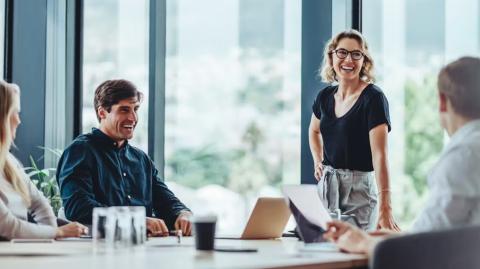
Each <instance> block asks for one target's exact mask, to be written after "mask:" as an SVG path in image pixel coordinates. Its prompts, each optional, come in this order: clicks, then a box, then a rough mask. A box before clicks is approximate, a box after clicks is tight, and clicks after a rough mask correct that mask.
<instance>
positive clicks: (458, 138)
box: [445, 120, 480, 151]
mask: <svg viewBox="0 0 480 269" xmlns="http://www.w3.org/2000/svg"><path fill="white" fill-rule="evenodd" d="M476 130H480V120H472V121H470V122H468V123H466V124H465V125H463V126H462V127H460V129H458V130H457V131H456V132H455V133H454V134H453V135H452V137H451V138H450V142H449V143H448V146H447V147H446V148H445V151H447V150H448V149H450V148H451V147H454V146H456V145H457V144H459V143H461V142H462V141H464V140H465V138H467V137H468V136H469V135H470V134H471V133H472V132H475V131H476Z"/></svg>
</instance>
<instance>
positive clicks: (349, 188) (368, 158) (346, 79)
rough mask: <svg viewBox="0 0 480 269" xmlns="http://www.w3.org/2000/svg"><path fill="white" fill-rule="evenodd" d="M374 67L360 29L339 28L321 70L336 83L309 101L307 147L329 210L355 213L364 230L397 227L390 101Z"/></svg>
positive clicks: (328, 79)
mask: <svg viewBox="0 0 480 269" xmlns="http://www.w3.org/2000/svg"><path fill="white" fill-rule="evenodd" d="M373 67H374V63H373V59H372V57H371V56H370V53H369V52H368V46H367V43H366V41H365V39H364V38H363V36H362V35H361V34H360V33H359V32H358V31H355V30H348V31H344V32H341V33H339V34H337V35H336V36H335V37H333V38H332V39H331V40H330V41H329V42H328V44H327V45H326V47H325V51H324V61H323V65H322V70H321V76H322V79H323V81H325V82H327V83H334V82H337V83H335V84H334V85H331V86H327V87H326V88H324V89H322V90H321V91H320V92H319V93H318V95H317V98H316V100H315V102H314V104H313V107H312V109H313V114H312V118H311V121H310V127H309V142H310V150H311V152H312V155H313V160H314V169H315V178H316V179H317V180H318V188H319V192H320V195H321V198H322V201H323V203H324V205H325V206H326V207H327V208H328V209H329V210H331V211H334V210H336V209H340V210H341V211H342V213H343V214H355V215H356V217H357V218H358V220H359V222H360V224H361V226H362V228H363V229H365V230H372V229H375V228H377V229H392V230H399V228H398V226H397V224H396V223H395V220H394V218H393V216H392V208H391V205H390V182H389V173H388V161H387V136H388V132H389V131H390V129H391V126H390V116H389V112H388V101H387V98H386V97H385V95H384V94H383V92H382V90H381V89H380V88H379V87H378V86H376V85H374V84H373V81H374V77H373ZM375 179H376V182H375ZM377 200H379V202H378V206H377Z"/></svg>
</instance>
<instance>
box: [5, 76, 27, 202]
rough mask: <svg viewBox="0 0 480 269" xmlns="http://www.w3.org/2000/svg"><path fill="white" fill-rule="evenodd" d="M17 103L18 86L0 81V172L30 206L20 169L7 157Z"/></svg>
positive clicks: (11, 141) (18, 100) (18, 95)
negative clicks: (11, 121) (11, 120)
mask: <svg viewBox="0 0 480 269" xmlns="http://www.w3.org/2000/svg"><path fill="white" fill-rule="evenodd" d="M19 102H20V89H19V88H18V86H17V85H15V84H10V83H7V82H5V81H3V80H0V124H1V128H0V171H2V172H3V175H4V176H5V179H6V180H7V181H8V182H10V184H11V185H12V187H13V189H14V190H15V191H17V192H18V193H19V194H20V196H21V197H22V198H23V200H24V201H25V203H26V204H27V205H30V203H31V199H30V194H29V192H28V188H27V185H26V184H25V181H24V180H23V179H22V171H21V168H20V167H18V165H17V164H15V162H14V160H13V159H12V158H10V157H9V155H10V153H9V151H10V147H11V146H12V144H13V140H12V130H11V129H10V119H11V117H12V115H13V113H14V112H15V110H14V109H15V107H16V106H18V105H19Z"/></svg>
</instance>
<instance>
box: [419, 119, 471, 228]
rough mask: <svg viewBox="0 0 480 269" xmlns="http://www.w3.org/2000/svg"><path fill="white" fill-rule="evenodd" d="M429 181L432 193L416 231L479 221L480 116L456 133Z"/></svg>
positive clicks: (433, 169)
mask: <svg viewBox="0 0 480 269" xmlns="http://www.w3.org/2000/svg"><path fill="white" fill-rule="evenodd" d="M427 181H428V187H429V189H430V195H429V197H428V199H427V202H426V205H425V208H424V209H423V210H422V212H421V213H420V215H419V216H418V217H417V219H416V220H415V222H414V224H413V226H412V230H413V231H428V230H438V229H444V228H450V227H456V226H464V225H472V224H480V120H475V121H471V122H469V123H467V124H466V125H464V126H463V127H461V128H460V129H459V130H457V132H455V133H454V134H453V136H452V138H451V139H450V143H449V144H448V145H447V146H446V147H445V149H444V151H443V153H442V155H441V157H440V159H439V160H438V162H437V163H436V164H435V166H433V168H432V169H431V170H430V173H429V175H428V178H427Z"/></svg>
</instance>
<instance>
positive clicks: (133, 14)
mask: <svg viewBox="0 0 480 269" xmlns="http://www.w3.org/2000/svg"><path fill="white" fill-rule="evenodd" d="M148 7H149V1H148V0H102V1H98V0H85V1H84V27H83V29H84V41H83V43H84V46H83V64H84V65H83V112H82V117H83V132H90V130H91V128H92V127H95V126H98V121H97V118H96V115H95V110H94V107H93V97H94V92H95V89H96V87H97V86H98V85H99V84H100V83H102V82H103V81H105V80H107V79H117V78H123V79H127V80H130V81H132V82H133V83H134V84H135V85H136V86H137V88H138V89H139V90H140V91H142V92H143V93H144V95H145V96H144V97H145V99H144V102H143V103H142V105H141V106H140V110H139V122H138V125H137V127H136V131H135V136H134V138H133V140H132V143H133V144H134V145H135V146H138V147H140V148H141V149H143V150H144V151H147V147H148V131H147V127H148V124H147V123H148V29H149V28H148V18H149V16H148V14H149V12H148V10H149V8H148Z"/></svg>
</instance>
